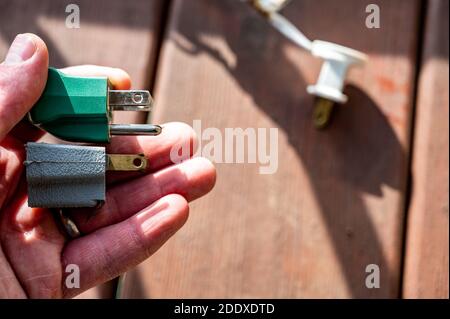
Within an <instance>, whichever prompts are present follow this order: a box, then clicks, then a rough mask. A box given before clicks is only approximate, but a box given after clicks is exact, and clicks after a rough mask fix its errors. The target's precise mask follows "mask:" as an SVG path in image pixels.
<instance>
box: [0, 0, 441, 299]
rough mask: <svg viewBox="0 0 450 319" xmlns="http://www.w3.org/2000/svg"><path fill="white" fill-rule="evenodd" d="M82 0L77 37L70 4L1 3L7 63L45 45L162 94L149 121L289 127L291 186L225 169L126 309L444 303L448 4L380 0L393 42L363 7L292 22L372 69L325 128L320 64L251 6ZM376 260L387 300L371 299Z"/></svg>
mask: <svg viewBox="0 0 450 319" xmlns="http://www.w3.org/2000/svg"><path fill="white" fill-rule="evenodd" d="M77 4H79V6H80V9H81V28H80V29H67V28H65V25H64V21H65V15H66V13H65V12H64V8H65V2H64V1H59V2H58V1H50V0H42V1H36V2H32V3H31V2H29V1H25V0H15V1H10V0H3V1H2V2H1V3H0V21H1V22H0V53H1V54H4V53H5V52H6V50H7V47H8V45H9V43H10V42H11V41H12V39H13V38H14V36H15V34H17V33H20V32H26V31H27V32H34V33H37V34H38V35H39V36H41V37H42V38H43V39H44V40H45V41H46V42H47V44H48V46H49V49H50V56H51V58H50V59H51V60H50V61H51V65H52V66H58V67H59V66H67V65H74V64H81V63H89V64H101V65H109V66H115V67H121V68H123V69H125V70H127V71H128V72H129V73H130V75H131V76H132V78H133V83H134V85H133V86H134V87H135V88H143V87H147V88H150V89H152V91H153V92H154V95H155V98H156V108H155V112H154V114H153V118H152V121H153V122H156V123H163V122H167V121H183V122H187V123H188V124H190V125H192V124H193V121H194V120H197V119H201V120H202V125H203V126H204V127H217V128H219V129H221V130H223V129H225V128H227V127H242V128H244V129H245V128H247V127H261V128H270V127H276V128H278V129H279V167H278V171H277V173H276V174H273V175H260V174H258V169H257V166H256V165H255V164H218V165H217V168H218V181H217V186H216V188H215V190H214V191H213V192H212V193H211V194H209V195H208V196H207V197H205V198H203V199H200V200H198V201H197V202H195V203H193V205H192V207H191V216H190V219H189V221H188V223H187V224H186V226H185V227H184V228H183V229H182V230H181V231H180V232H179V233H177V235H176V236H174V238H173V239H171V240H170V241H169V242H168V243H167V244H166V245H165V246H164V247H163V248H162V249H161V250H160V251H158V252H157V253H156V254H155V255H154V256H152V257H151V258H150V259H149V260H148V261H146V262H145V263H143V264H141V265H140V266H138V267H137V268H136V269H134V270H131V271H130V272H129V273H128V274H127V277H126V279H125V281H124V286H123V289H122V292H121V297H146V298H166V297H171V298H179V297H182V298H215V297H219V298H220V297H222V298H227V297H234V298H240V297H244V298H245V297H247V298H253V297H264V298H266V297H272V298H283V297H284V298H290V297H295V298H332V297H339V298H351V297H357V298H377V297H381V298H398V297H407V298H417V297H419V298H420V297H438V298H448V296H449V293H448V284H449V282H448V270H449V265H448V260H449V257H448V248H449V223H448V197H449V189H448V179H449V174H448V162H449V159H448V151H449V135H448V134H449V133H448V132H449V131H448V129H449V119H448V118H449V114H448V110H449V94H448V85H449V80H448V77H449V73H448V71H449V66H448V1H446V0H428V1H427V0H396V1H388V0H380V1H377V4H378V5H379V6H380V8H381V28H380V29H368V28H366V27H365V25H364V21H365V18H366V15H367V13H366V12H365V7H366V5H367V3H366V2H365V1H361V0H346V1H334V0H323V1H320V5H319V3H318V2H317V1H314V0H294V1H292V3H291V4H290V5H289V6H288V7H287V8H286V9H285V10H284V13H285V15H286V16H287V17H288V18H289V19H290V20H291V21H292V22H293V23H294V24H296V25H297V26H298V27H300V28H301V30H302V31H303V32H304V33H305V34H307V35H308V37H310V38H312V39H322V40H327V41H332V42H337V43H340V44H343V45H346V46H349V47H352V48H355V49H357V50H360V51H362V52H364V53H366V54H368V55H369V58H370V60H369V62H368V63H367V64H366V65H365V66H364V67H363V68H360V69H353V70H352V71H351V72H350V74H349V85H348V86H347V88H346V94H347V95H348V96H349V103H348V104H347V105H345V106H341V107H338V109H337V110H336V113H335V116H334V118H333V122H332V125H331V126H330V127H329V128H328V129H326V130H324V131H318V130H316V129H315V128H314V127H313V123H312V104H313V100H312V98H311V97H310V96H309V95H308V94H307V93H306V85H307V84H310V83H314V81H315V80H316V77H317V74H318V71H319V68H320V61H318V60H316V59H314V58H312V57H311V56H309V55H308V54H307V53H305V52H303V51H302V50H300V49H298V48H297V47H295V46H294V45H293V44H291V43H290V42H288V41H287V40H286V39H285V38H283V37H282V36H281V35H280V34H278V33H277V32H276V31H275V30H273V29H272V28H271V27H270V26H269V25H267V24H266V23H265V21H264V20H263V19H262V18H261V17H260V16H259V15H258V14H256V13H255V12H254V11H252V10H251V9H250V8H249V7H248V6H246V5H245V4H243V3H240V2H239V1H233V0H228V1H223V0H215V1H211V0H196V1H192V0H191V1H188V0H173V1H164V0H152V1H148V0H132V1H119V0H108V1H106V0H105V1H95V2H93V1H87V0H83V1H77ZM144 120H145V119H144V118H142V117H136V116H133V115H132V114H126V115H125V118H124V121H127V122H139V121H144ZM368 264H377V265H379V267H380V270H381V285H380V288H379V289H367V288H366V286H365V277H366V275H367V273H366V272H365V268H366V266H367V265H368ZM111 287H114V284H109V285H107V286H103V287H101V288H97V289H92V290H90V291H88V292H86V293H85V294H84V295H83V296H84V297H111V296H113V295H114V291H113V290H114V289H113V288H111Z"/></svg>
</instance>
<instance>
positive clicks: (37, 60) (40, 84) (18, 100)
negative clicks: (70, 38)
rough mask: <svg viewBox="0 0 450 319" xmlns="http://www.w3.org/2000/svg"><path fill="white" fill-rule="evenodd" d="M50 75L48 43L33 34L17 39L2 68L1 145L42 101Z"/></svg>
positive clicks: (0, 66)
mask: <svg viewBox="0 0 450 319" xmlns="http://www.w3.org/2000/svg"><path fill="white" fill-rule="evenodd" d="M47 73H48V51H47V47H46V46H45V43H44V41H42V40H41V39H40V38H39V37H38V36H36V35H34V34H31V33H26V34H19V35H17V36H16V38H15V39H14V41H13V43H12V44H11V47H10V48H9V50H8V53H7V55H6V58H5V61H4V62H3V63H1V64H0V142H1V141H2V140H3V138H4V137H5V136H6V134H7V133H8V132H9V131H10V130H11V129H12V128H13V127H14V126H15V125H16V124H17V123H18V122H19V121H20V120H21V119H22V118H23V117H24V116H25V114H26V113H27V112H28V111H29V110H30V108H31V107H32V106H33V105H34V104H35V103H36V101H37V100H38V99H39V97H40V95H41V94H42V91H43V90H44V87H45V83H46V81H47Z"/></svg>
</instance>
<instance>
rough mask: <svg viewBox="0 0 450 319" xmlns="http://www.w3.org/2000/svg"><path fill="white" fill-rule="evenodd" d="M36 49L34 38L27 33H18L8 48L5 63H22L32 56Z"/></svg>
mask: <svg viewBox="0 0 450 319" xmlns="http://www.w3.org/2000/svg"><path fill="white" fill-rule="evenodd" d="M35 51H36V44H35V43H34V41H33V38H32V37H31V36H29V35H27V34H18V35H17V36H16V38H15V39H14V41H13V43H12V44H11V47H10V48H9V50H8V54H7V55H6V58H5V61H4V62H3V63H4V64H16V63H22V62H24V61H26V60H28V59H29V58H31V57H32V56H33V54H34V52H35Z"/></svg>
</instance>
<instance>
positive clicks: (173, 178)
mask: <svg viewBox="0 0 450 319" xmlns="http://www.w3.org/2000/svg"><path fill="white" fill-rule="evenodd" d="M47 68H48V52H47V48H46V46H45V44H44V42H43V41H42V40H41V39H40V38H38V37H37V36H35V35H32V34H25V35H19V36H18V37H17V38H16V40H15V42H14V44H13V45H12V46H11V48H10V50H9V53H8V55H7V57H6V59H5V61H4V62H3V63H2V64H0V141H1V142H0V297H1V298H26V297H29V298H67V297H73V296H75V295H77V294H79V293H81V292H82V291H84V290H86V289H88V288H90V287H93V286H95V285H97V284H99V283H102V282H105V281H107V280H110V279H112V278H114V277H116V276H118V275H120V274H121V273H123V272H125V271H126V270H128V269H129V268H131V267H133V266H135V265H137V264H138V263H140V262H142V261H143V260H145V259H146V258H148V257H149V256H150V255H152V254H153V253H154V252H155V251H156V250H157V249H158V248H159V247H161V245H163V244H164V242H165V241H167V240H168V239H169V238H170V237H171V236H172V235H173V234H174V233H175V232H176V231H177V230H178V229H179V228H180V227H181V226H182V225H183V224H184V223H185V221H186V219H187V217H188V212H189V207H188V202H189V201H192V200H194V199H196V198H198V197H200V196H203V195H204V194H206V193H207V192H209V191H210V190H211V189H212V187H213V185H214V182H215V169H214V167H213V165H212V164H211V163H210V162H209V161H207V160H206V159H203V158H191V156H192V152H193V145H195V141H194V139H195V134H194V132H193V130H192V129H191V128H190V127H189V126H187V125H185V124H182V123H168V124H164V125H163V133H162V134H161V135H159V136H157V137H116V138H113V139H112V142H111V144H110V145H109V146H108V147H107V152H108V153H144V154H145V155H146V156H147V157H149V159H150V161H149V164H150V168H149V170H148V171H147V172H146V173H145V174H137V173H133V174H128V173H115V174H109V173H108V174H109V175H108V176H107V180H108V186H107V199H106V204H105V205H103V206H102V207H101V208H98V209H96V210H95V211H93V210H89V209H78V210H71V211H69V212H68V214H69V215H70V216H71V218H72V219H73V220H74V221H75V223H76V224H77V226H78V228H79V229H80V231H81V233H82V236H81V237H80V238H77V239H70V238H68V236H67V235H66V234H65V233H64V232H63V231H62V230H61V227H60V225H59V224H58V221H57V219H56V218H55V215H53V213H52V212H50V211H49V210H46V209H31V208H29V207H28V205H27V193H26V182H25V179H24V167H23V164H22V163H23V161H24V159H25V150H24V144H25V143H26V142H28V141H36V140H38V139H39V138H40V137H41V136H42V132H40V131H39V130H37V129H36V128H33V127H31V126H30V125H29V124H28V123H27V122H26V121H25V120H22V118H23V117H24V116H25V114H26V113H27V112H28V110H29V109H30V108H31V106H32V105H33V104H34V103H35V102H36V101H37V99H38V98H39V96H40V94H41V93H42V90H43V88H44V86H45V82H46V77H47ZM63 71H64V72H66V73H68V74H73V75H83V76H99V75H100V76H107V77H108V78H109V79H110V81H111V82H112V84H113V85H114V87H115V88H116V89H129V88H130V83H131V81H130V78H129V76H128V75H127V73H125V72H124V71H122V70H120V69H113V68H107V67H98V66H90V65H85V66H79V67H71V68H67V69H64V70H63ZM179 143H189V144H186V145H190V146H191V148H190V151H191V153H190V154H186V155H185V157H186V158H185V160H184V161H183V162H181V163H179V164H174V163H173V162H171V160H170V150H171V148H172V147H173V145H178V144H179ZM69 264H76V265H77V266H79V269H80V284H81V287H80V288H79V289H68V288H67V287H66V285H65V277H66V275H67V274H68V273H66V271H65V270H66V266H67V265H69Z"/></svg>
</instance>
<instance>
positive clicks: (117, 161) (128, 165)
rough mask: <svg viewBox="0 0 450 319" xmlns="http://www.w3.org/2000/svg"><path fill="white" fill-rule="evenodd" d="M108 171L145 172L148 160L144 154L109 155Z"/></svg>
mask: <svg viewBox="0 0 450 319" xmlns="http://www.w3.org/2000/svg"><path fill="white" fill-rule="evenodd" d="M106 157H107V159H108V166H107V167H106V169H107V170H108V171H144V170H145V169H146V168H147V165H148V160H147V158H146V157H145V156H144V155H142V154H133V155H128V154H126V155H125V154H107V155H106Z"/></svg>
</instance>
